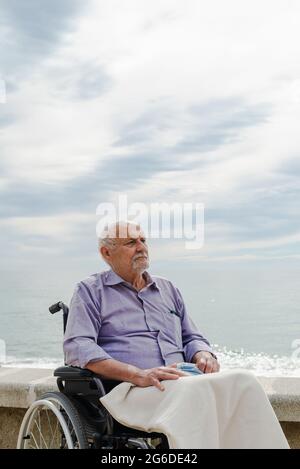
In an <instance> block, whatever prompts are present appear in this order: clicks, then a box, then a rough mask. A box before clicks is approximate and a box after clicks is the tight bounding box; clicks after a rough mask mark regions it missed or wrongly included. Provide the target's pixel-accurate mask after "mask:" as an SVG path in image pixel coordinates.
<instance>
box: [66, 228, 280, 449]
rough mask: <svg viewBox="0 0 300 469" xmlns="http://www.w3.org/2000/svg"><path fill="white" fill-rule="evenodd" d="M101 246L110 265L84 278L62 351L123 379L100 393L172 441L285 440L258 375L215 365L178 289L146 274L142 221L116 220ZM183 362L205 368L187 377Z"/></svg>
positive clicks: (256, 443) (117, 414)
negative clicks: (138, 224)
mask: <svg viewBox="0 0 300 469" xmlns="http://www.w3.org/2000/svg"><path fill="white" fill-rule="evenodd" d="M99 245H100V253H101V255H102V256H103V258H104V259H105V261H106V262H107V263H108V264H109V266H110V267H111V270H109V271H105V272H102V273H99V274H95V275H92V276H91V277H89V278H88V279H86V280H84V281H82V282H80V283H79V284H78V285H77V288H76V291H75V293H74V296H73V298H72V302H71V306H70V312H69V319H68V324H67V329H66V335H65V341H64V350H65V355H66V361H67V363H68V364H70V365H75V366H79V367H85V368H88V369H90V370H92V371H93V372H95V373H97V374H99V375H101V376H103V377H104V378H107V379H108V380H116V381H117V382H118V381H119V382H121V384H118V385H117V386H110V387H109V388H107V389H108V390H110V392H108V394H106V395H105V396H103V397H102V398H101V402H102V404H103V405H104V406H105V407H106V408H107V409H108V411H109V412H110V414H111V415H112V416H113V417H114V418H115V419H116V420H118V422H120V423H121V424H123V425H126V426H129V427H132V428H137V429H143V430H145V431H147V432H151V431H158V432H161V433H164V434H165V435H166V436H167V438H168V443H169V447H170V448H288V443H287V441H286V439H285V436H284V434H283V432H282V430H281V427H280V425H279V422H278V420H277V418H276V415H275V413H274V411H273V409H272V407H271V405H270V403H269V401H268V398H267V396H266V394H265V392H264V390H263V389H262V387H261V385H260V384H259V382H258V381H257V380H256V378H255V376H254V375H252V374H251V373H248V372H246V371H244V370H233V371H227V372H226V371H225V372H222V373H215V372H217V371H219V364H218V362H217V359H216V357H215V355H214V354H213V351H212V350H211V347H210V345H209V342H208V341H207V340H206V339H205V338H204V337H203V336H202V335H201V334H200V333H199V332H198V330H197V328H196V326H195V324H194V323H193V321H192V320H191V319H190V318H189V316H188V314H187V312H186V309H185V306H184V302H183V299H182V296H181V294H180V292H179V290H178V289H177V288H176V287H175V286H174V285H173V284H172V283H171V282H170V281H168V280H166V279H163V278H161V277H157V276H155V277H154V276H150V274H149V273H148V272H147V270H146V269H147V268H148V265H149V255H148V248H147V244H146V239H145V236H144V234H143V232H142V231H141V229H140V227H139V226H137V225H134V224H132V223H117V224H115V225H112V226H110V227H108V229H107V230H106V232H105V234H104V235H103V236H102V237H101V239H100V243H99ZM183 361H186V362H193V363H194V364H195V365H196V369H199V370H201V371H202V372H204V373H203V374H202V375H187V374H186V373H185V372H183V371H181V370H180V369H178V368H177V366H176V364H177V363H178V362H183ZM181 378H183V379H181ZM108 382H109V381H108ZM114 383H115V381H114ZM112 388H113V389H112ZM111 389H112V390H111ZM159 391H165V392H159Z"/></svg>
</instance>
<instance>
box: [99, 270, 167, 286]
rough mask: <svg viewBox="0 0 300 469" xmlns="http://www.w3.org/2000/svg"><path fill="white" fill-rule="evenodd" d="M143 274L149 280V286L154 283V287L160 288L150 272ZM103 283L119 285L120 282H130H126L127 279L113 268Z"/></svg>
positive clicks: (105, 276) (107, 273) (106, 274)
mask: <svg viewBox="0 0 300 469" xmlns="http://www.w3.org/2000/svg"><path fill="white" fill-rule="evenodd" d="M143 275H144V277H145V278H146V280H147V287H150V286H151V285H153V286H154V287H156V288H157V289H158V290H159V287H158V285H157V282H156V281H155V280H153V278H152V277H151V275H150V274H149V272H147V271H145V272H144V273H143ZM103 283H104V285H108V286H111V285H118V284H119V283H126V284H128V282H126V280H124V279H123V278H122V277H120V276H119V275H118V274H116V272H115V271H114V270H112V269H110V270H108V271H107V272H106V273H105V275H104V281H103ZM129 285H130V284H129Z"/></svg>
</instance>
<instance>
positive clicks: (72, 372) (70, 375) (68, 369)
mask: <svg viewBox="0 0 300 469" xmlns="http://www.w3.org/2000/svg"><path fill="white" fill-rule="evenodd" d="M54 376H57V377H59V378H62V379H71V380H80V381H83V380H89V379H92V378H100V376H99V375H96V374H95V373H93V372H92V371H90V370H87V369H84V368H78V367H76V366H61V367H59V368H56V370H54Z"/></svg>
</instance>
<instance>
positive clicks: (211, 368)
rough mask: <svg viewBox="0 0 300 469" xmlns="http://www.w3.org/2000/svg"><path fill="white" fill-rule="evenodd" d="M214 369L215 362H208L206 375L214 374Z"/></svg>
mask: <svg viewBox="0 0 300 469" xmlns="http://www.w3.org/2000/svg"><path fill="white" fill-rule="evenodd" d="M213 367H214V364H213V361H212V360H207V362H206V367H205V373H212V371H213Z"/></svg>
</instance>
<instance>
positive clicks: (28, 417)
mask: <svg viewBox="0 0 300 469" xmlns="http://www.w3.org/2000/svg"><path fill="white" fill-rule="evenodd" d="M49 311H50V313H51V314H55V313H57V312H58V311H62V313H63V329H64V332H65V329H66V325H67V320H68V312H69V309H68V306H67V305H65V304H64V303H63V302H62V301H59V302H58V303H55V304H54V305H52V306H50V308H49ZM54 376H56V377H57V387H58V391H55V392H47V393H46V394H43V395H42V396H41V397H40V398H39V399H38V400H37V401H35V402H33V403H32V404H31V406H30V407H29V409H28V410H27V412H26V414H25V416H24V418H23V421H22V424H21V427H20V431H19V436H18V443H17V448H18V449H108V450H111V449H167V448H169V446H168V441H167V438H166V436H165V435H163V434H161V433H155V432H152V433H147V432H143V431H140V430H135V429H132V428H129V427H125V426H123V425H121V424H120V423H119V422H118V421H117V420H115V419H114V418H113V417H112V416H111V415H110V414H109V412H108V411H107V410H106V408H105V407H104V406H103V405H102V404H101V402H100V398H101V397H102V396H104V395H105V394H107V393H108V392H109V391H111V390H112V389H113V388H114V387H115V386H117V385H118V384H120V381H116V380H107V379H103V377H101V376H99V375H97V374H95V373H93V372H92V371H90V370H87V369H82V368H77V367H73V366H67V365H65V366H61V367H59V368H57V369H56V370H55V371H54Z"/></svg>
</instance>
